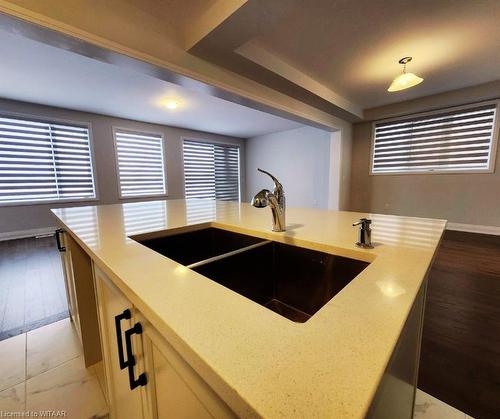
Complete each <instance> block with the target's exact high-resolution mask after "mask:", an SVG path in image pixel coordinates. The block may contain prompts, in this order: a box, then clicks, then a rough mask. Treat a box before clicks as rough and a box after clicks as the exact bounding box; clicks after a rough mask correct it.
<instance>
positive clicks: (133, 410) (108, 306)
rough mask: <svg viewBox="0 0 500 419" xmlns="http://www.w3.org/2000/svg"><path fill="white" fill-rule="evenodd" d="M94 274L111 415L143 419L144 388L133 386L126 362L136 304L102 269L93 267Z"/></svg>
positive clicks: (118, 418)
mask: <svg viewBox="0 0 500 419" xmlns="http://www.w3.org/2000/svg"><path fill="white" fill-rule="evenodd" d="M94 275H95V280H96V294H97V307H98V313H99V327H100V332H101V346H102V352H103V363H104V371H105V376H106V390H107V391H106V393H107V398H108V402H109V405H110V410H111V416H112V417H114V418H117V419H121V418H124V419H125V418H137V419H140V418H142V417H143V414H142V399H141V397H142V395H141V391H140V389H139V388H135V389H131V388H130V384H129V375H128V367H127V365H126V362H125V361H126V356H127V350H126V347H125V343H126V342H125V331H127V330H130V329H131V328H132V325H133V319H132V312H133V307H132V305H131V304H130V302H129V301H128V300H127V299H126V298H125V297H123V295H122V294H121V292H120V291H119V290H118V289H117V288H116V287H115V286H114V285H113V284H112V282H111V281H110V280H109V279H108V278H107V277H106V275H104V274H103V273H102V272H101V271H100V270H99V269H97V268H95V269H94Z"/></svg>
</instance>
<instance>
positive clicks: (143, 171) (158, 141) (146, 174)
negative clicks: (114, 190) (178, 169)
mask: <svg viewBox="0 0 500 419" xmlns="http://www.w3.org/2000/svg"><path fill="white" fill-rule="evenodd" d="M115 142H116V161H117V164H118V180H119V183H120V195H121V196H122V197H134V196H136V197H137V196H152V195H164V194H165V193H166V190H165V167H164V159H163V137H162V135H161V134H145V133H138V132H132V131H123V130H117V131H115Z"/></svg>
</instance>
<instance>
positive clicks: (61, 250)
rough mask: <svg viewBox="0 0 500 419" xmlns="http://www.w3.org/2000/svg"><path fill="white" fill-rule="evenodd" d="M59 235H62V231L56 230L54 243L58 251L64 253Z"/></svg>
mask: <svg viewBox="0 0 500 419" xmlns="http://www.w3.org/2000/svg"><path fill="white" fill-rule="evenodd" d="M61 233H64V230H63V229H62V228H58V229H57V230H56V242H57V249H58V250H59V251H60V252H65V251H66V248H65V247H64V246H63V245H62V244H61V236H60V234H61Z"/></svg>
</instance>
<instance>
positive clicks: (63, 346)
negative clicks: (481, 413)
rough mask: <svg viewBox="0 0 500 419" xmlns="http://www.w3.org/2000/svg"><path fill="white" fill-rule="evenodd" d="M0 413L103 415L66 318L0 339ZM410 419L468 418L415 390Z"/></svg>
mask: <svg viewBox="0 0 500 419" xmlns="http://www.w3.org/2000/svg"><path fill="white" fill-rule="evenodd" d="M0 359H1V360H2V362H1V364H0V417H2V416H5V414H6V412H26V411H29V412H39V411H46V410H53V411H65V412H66V417H68V418H71V419H80V418H81V419H89V418H92V419H97V418H106V417H107V416H108V415H107V412H108V409H107V406H106V401H105V397H104V393H103V389H104V377H103V371H102V365H95V366H93V367H91V368H88V369H87V368H85V365H84V362H83V355H82V350H81V346H80V342H79V340H78V336H77V334H76V332H75V330H74V328H73V325H72V324H71V322H70V321H69V319H64V320H61V321H58V322H56V323H52V324H50V325H48V326H44V327H41V328H39V329H35V330H32V331H30V332H28V333H24V334H22V335H19V336H15V337H13V338H10V339H6V340H4V341H1V342H0ZM414 419H473V418H471V417H470V416H468V415H466V414H465V413H463V412H461V411H459V410H457V409H455V408H453V407H451V406H449V405H447V404H446V403H444V402H442V401H440V400H438V399H436V398H435V397H432V396H431V395H429V394H427V393H425V392H423V391H421V390H417V397H416V401H415V415H414Z"/></svg>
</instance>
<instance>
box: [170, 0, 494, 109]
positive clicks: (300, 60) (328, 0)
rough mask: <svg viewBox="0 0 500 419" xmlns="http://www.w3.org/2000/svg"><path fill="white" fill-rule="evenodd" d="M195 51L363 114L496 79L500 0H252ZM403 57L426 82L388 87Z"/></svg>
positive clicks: (322, 103)
mask: <svg viewBox="0 0 500 419" xmlns="http://www.w3.org/2000/svg"><path fill="white" fill-rule="evenodd" d="M170 1H172V0H170ZM190 52H192V53H193V54H195V55H197V56H199V57H201V58H204V59H206V60H208V61H212V62H214V63H216V64H218V65H220V66H223V67H225V68H227V69H230V70H232V71H235V72H238V73H241V74H243V75H244V76H246V77H249V78H251V79H253V80H255V81H257V82H259V83H262V84H265V85H266V86H268V87H271V88H274V89H276V90H279V91H281V92H283V93H285V94H288V95H290V96H293V97H295V98H297V99H299V100H303V101H308V104H310V105H312V106H318V107H320V108H321V109H324V110H326V112H331V113H335V112H337V113H338V110H337V109H335V108H331V110H329V108H328V106H329V105H330V104H333V105H335V106H336V107H337V108H340V109H341V110H344V111H347V112H349V113H350V114H351V115H353V116H357V117H359V116H360V114H361V111H359V112H358V109H359V110H361V109H370V108H373V107H378V106H383V105H388V104H391V103H396V102H402V101H406V100H410V99H415V98H419V97H424V96H428V95H433V94H437V93H441V92H446V91H449V90H455V89H460V88H464V87H469V86H474V85H479V84H483V83H487V82H492V81H496V80H499V79H500V0H314V1H312V0H289V1H283V0H265V1H263V0H248V1H247V2H246V3H245V5H244V6H242V7H241V8H240V9H238V10H237V11H236V12H235V13H233V14H232V15H231V16H230V17H228V18H227V19H225V20H224V21H223V22H222V23H221V24H220V25H219V26H218V27H217V28H216V30H214V31H212V32H211V33H210V34H208V35H206V36H205V37H204V38H203V39H202V40H200V41H199V42H198V44H197V45H195V46H194V47H193V48H192V49H191V50H190ZM238 55H239V56H238ZM405 56H412V57H413V61H412V62H411V63H410V64H409V65H408V71H409V72H414V73H416V74H417V75H419V76H421V77H423V78H424V82H423V83H421V84H419V85H418V86H415V87H413V88H411V89H407V90H403V91H400V92H397V93H389V92H387V88H388V86H389V85H390V83H391V81H392V80H393V79H394V78H395V77H396V76H397V75H399V74H401V72H402V66H401V65H399V64H398V60H399V59H400V58H402V57H405ZM287 82H288V84H287ZM297 87H298V88H299V89H297ZM300 89H302V90H300ZM318 99H321V100H318ZM338 116H340V117H342V115H341V114H338ZM347 116H348V117H349V115H347Z"/></svg>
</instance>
